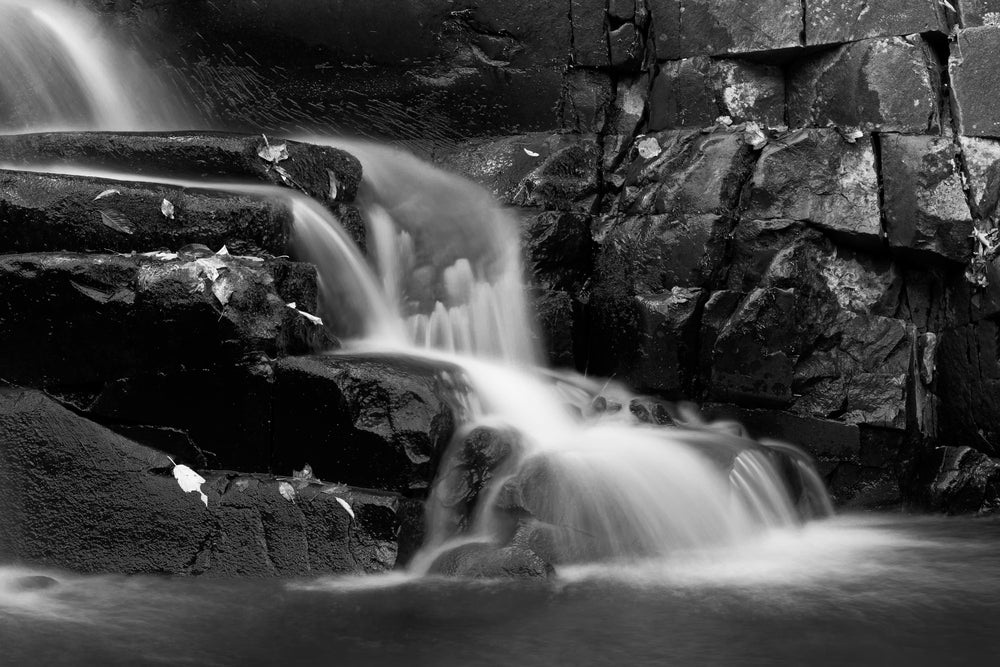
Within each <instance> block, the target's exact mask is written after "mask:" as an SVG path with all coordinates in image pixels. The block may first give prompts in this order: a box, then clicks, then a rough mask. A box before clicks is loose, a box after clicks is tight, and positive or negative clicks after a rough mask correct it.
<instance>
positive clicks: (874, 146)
mask: <svg viewBox="0 0 1000 667" xmlns="http://www.w3.org/2000/svg"><path fill="white" fill-rule="evenodd" d="M92 4H95V5H98V6H100V7H101V8H102V9H103V10H104V11H106V12H108V18H109V24H114V25H116V26H117V27H118V28H119V29H121V30H123V31H125V33H126V34H127V35H129V36H130V37H131V38H132V39H134V40H136V41H137V42H138V43H141V44H142V45H143V49H144V50H145V51H146V52H147V53H150V54H151V57H152V58H153V59H154V60H157V61H158V62H159V63H160V65H161V68H162V71H164V72H166V73H168V74H169V75H171V76H175V77H176V80H177V81H178V82H180V81H183V82H184V83H183V84H181V83H178V94H179V95H188V94H189V95H191V99H192V100H193V102H194V105H193V106H194V107H196V113H195V117H196V118H195V120H193V121H191V122H195V123H206V122H208V123H216V124H221V125H225V126H254V127H258V126H259V127H265V128H271V127H274V128H281V129H284V130H294V129H300V128H301V129H310V128H317V127H322V128H324V129H325V130H327V131H346V132H350V133H360V134H367V135H372V136H383V137H388V138H390V139H394V140H396V141H400V142H403V143H409V144H411V145H414V146H416V147H417V148H419V149H420V150H422V151H423V152H425V153H430V154H433V155H435V156H436V157H438V159H439V160H440V161H441V162H442V163H443V164H445V165H447V166H450V167H451V168H453V169H455V170H457V171H460V172H464V173H466V174H468V175H470V176H471V177H473V178H475V179H477V180H479V181H480V182H482V183H484V184H485V185H486V186H487V187H489V188H490V189H492V190H493V191H494V193H495V194H496V195H497V196H498V197H499V198H500V199H502V200H503V201H505V202H506V203H507V204H509V205H511V206H514V207H517V208H518V210H520V211H521V212H522V213H523V216H524V220H525V223H524V225H525V239H526V255H527V258H528V264H529V267H528V269H529V272H530V274H531V277H532V282H533V293H534V294H535V296H536V301H537V304H538V309H539V318H540V321H541V324H542V330H543V334H545V335H546V337H547V339H548V343H549V346H550V350H551V357H552V360H553V361H554V362H555V363H557V364H559V365H568V366H575V367H576V368H578V369H580V370H583V371H586V372H589V373H592V374H604V375H614V376H615V377H617V378H620V379H624V380H627V381H629V382H630V383H632V384H634V385H635V386H636V387H637V388H638V389H639V390H642V391H647V392H651V393H655V394H658V395H661V396H664V397H668V398H690V399H694V400H698V401H701V402H703V403H705V404H706V405H708V406H710V410H709V411H710V413H711V414H719V415H736V416H739V417H740V418H742V419H745V420H746V421H747V423H748V424H749V426H750V428H751V430H752V431H753V432H754V433H756V434H758V435H779V436H784V437H787V438H789V439H792V440H794V441H796V442H798V443H799V444H801V445H803V446H804V447H806V448H807V449H808V450H810V451H811V452H812V453H813V454H814V455H815V456H817V457H818V458H819V460H820V463H821V467H822V470H823V473H824V475H825V476H826V479H827V481H828V482H829V483H830V485H831V487H832V488H833V490H834V493H835V494H836V495H837V497H838V499H839V500H841V501H842V502H855V503H861V504H867V505H879V504H892V503H898V502H900V501H901V500H905V499H922V500H924V501H925V502H927V503H930V504H931V505H932V506H940V507H946V508H947V509H955V507H956V505H955V503H951V504H948V503H941V502H939V499H940V498H941V497H942V496H941V494H937V495H935V494H926V493H922V492H921V493H918V492H917V490H918V489H925V488H926V484H925V481H923V480H926V476H927V474H926V470H925V469H924V468H925V467H926V465H929V464H927V463H926V462H927V461H934V460H938V461H939V463H940V462H941V461H946V462H951V463H949V464H948V465H951V464H952V463H955V462H956V461H958V462H961V461H967V460H973V458H974V457H969V456H962V457H955V456H950V455H947V456H946V455H944V454H942V453H941V452H942V451H944V450H939V449H938V448H940V447H957V448H961V447H969V448H972V451H975V452H980V453H982V454H983V455H986V456H997V455H1000V429H997V427H996V423H998V419H997V418H998V417H1000V387H998V384H1000V356H998V351H997V335H996V330H997V326H998V321H1000V296H998V294H997V291H998V289H1000V266H997V265H996V263H995V262H994V257H993V254H994V253H993V250H994V248H993V246H994V244H995V243H996V240H995V238H992V237H990V236H989V233H990V232H991V231H992V230H993V229H994V227H995V224H996V218H997V206H998V202H1000V176H998V174H1000V107H998V106H997V105H996V104H995V103H994V100H993V97H994V95H993V91H994V89H995V83H994V79H995V72H996V71H997V69H998V67H997V66H998V65H1000V63H998V62H996V61H997V55H996V54H997V52H998V50H997V48H995V46H996V45H998V44H1000V27H997V25H998V23H1000V5H998V3H994V2H991V1H989V0H963V2H961V3H944V2H938V1H937V0H921V1H909V0H891V1H890V0H887V1H885V2H880V3H867V2H860V1H858V2H851V1H848V2H843V1H839V0H838V1H837V2H831V1H827V0H804V1H803V0H762V1H761V2H756V3H746V2H736V1H730V0H559V1H557V2H553V1H539V0H502V1H491V2H485V1H483V2H476V1H474V0H463V1H461V2H444V1H443V0H442V1H441V2H435V1H431V2H423V1H421V2H416V1H414V0H411V1H406V0H397V1H394V2H386V3H356V2H338V1H329V2H323V3H319V2H303V3H296V4H295V6H294V7H293V6H290V5H289V4H288V3H278V2H263V3H250V2H245V1H243V2H212V3H209V2H201V1H198V0H193V1H191V2H180V1H178V0H174V1H169V0H163V1H160V2H154V1H151V0H146V1H145V2H141V3H140V2H138V1H132V2H129V1H127V0H117V1H115V2H110V1H101V0H93V2H92ZM876 4H877V6H875V5H876ZM193 26H197V30H194V29H192V27H193ZM373 26H377V29H373ZM976 235H978V238H979V240H973V236H976ZM963 451H964V450H963ZM956 465H957V464H956ZM977 465H978V464H977ZM944 466H945V463H940V466H939V467H940V469H941V470H942V471H944V470H945V467H944ZM979 469H981V470H982V471H985V470H987V469H992V468H989V466H985V465H980V466H979V468H977V470H979ZM942 474H943V473H942ZM977 474H978V473H977ZM984 474H985V473H984ZM961 497H963V498H965V497H968V495H962V496H961ZM935 499H938V500H935ZM949 502H950V501H949ZM971 508H972V509H980V507H979V506H976V507H971Z"/></svg>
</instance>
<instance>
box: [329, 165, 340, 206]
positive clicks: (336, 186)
mask: <svg viewBox="0 0 1000 667" xmlns="http://www.w3.org/2000/svg"><path fill="white" fill-rule="evenodd" d="M326 173H327V174H328V175H329V176H330V199H331V200H333V199H336V198H337V194H338V193H339V192H340V182H339V181H338V180H337V175H336V174H335V173H333V171H331V170H330V169H327V170H326Z"/></svg>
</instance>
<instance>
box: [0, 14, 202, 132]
mask: <svg viewBox="0 0 1000 667" xmlns="http://www.w3.org/2000/svg"><path fill="white" fill-rule="evenodd" d="M184 124H186V123H185V116H184V114H183V106H182V105H181V104H180V103H178V102H176V101H175V95H173V94H168V92H167V90H166V89H165V88H164V87H162V86H161V85H160V84H159V82H158V81H157V79H156V77H155V76H154V74H153V73H152V72H151V71H150V70H149V69H148V68H147V67H146V66H145V64H144V63H143V62H142V61H141V60H140V59H139V58H138V57H137V56H134V55H131V54H126V53H125V52H123V51H121V50H118V49H114V47H113V45H112V44H111V42H110V41H109V40H107V39H106V38H104V37H102V36H101V30H100V26H99V25H98V23H97V18H96V17H95V16H93V15H92V14H89V13H87V12H84V11H78V10H76V9H74V8H72V7H69V6H67V5H65V4H62V3H57V2H54V1H50V0H0V131H5V132H23V131H29V130H35V131H40V130H49V129H52V130H68V129H80V130H83V129H93V130H96V129H109V130H110V129H113V130H120V131H124V130H151V129H165V128H167V127H170V126H171V125H174V126H178V125H184Z"/></svg>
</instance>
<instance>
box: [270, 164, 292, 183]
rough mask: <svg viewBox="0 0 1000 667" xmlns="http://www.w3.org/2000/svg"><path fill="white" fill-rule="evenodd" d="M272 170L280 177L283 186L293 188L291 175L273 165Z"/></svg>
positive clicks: (282, 168)
mask: <svg viewBox="0 0 1000 667" xmlns="http://www.w3.org/2000/svg"><path fill="white" fill-rule="evenodd" d="M274 170H275V171H276V172H278V176H281V180H282V182H283V183H284V184H285V185H287V186H289V187H295V181H293V180H292V175H291V174H289V173H288V172H287V171H285V169H284V167H279V166H277V165H275V166H274Z"/></svg>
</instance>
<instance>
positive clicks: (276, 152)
mask: <svg viewBox="0 0 1000 667" xmlns="http://www.w3.org/2000/svg"><path fill="white" fill-rule="evenodd" d="M260 136H262V137H264V145H263V146H259V147H258V148H257V155H258V156H259V157H260V158H261V159H262V160H266V161H267V162H270V163H271V164H274V165H276V164H278V163H279V162H281V161H282V160H287V159H288V146H287V144H274V145H273V146H272V145H271V142H269V141H268V140H267V135H265V134H262V135H260Z"/></svg>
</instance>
